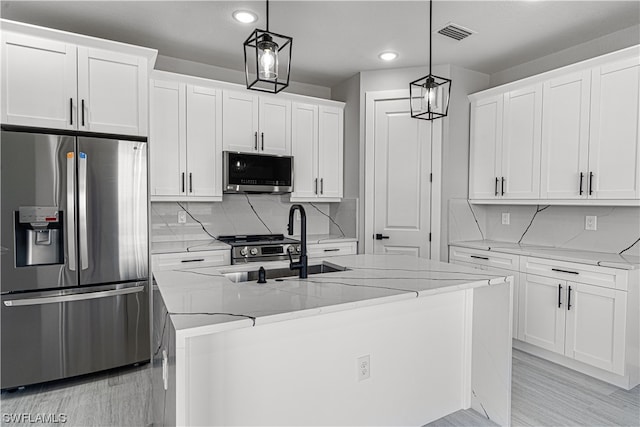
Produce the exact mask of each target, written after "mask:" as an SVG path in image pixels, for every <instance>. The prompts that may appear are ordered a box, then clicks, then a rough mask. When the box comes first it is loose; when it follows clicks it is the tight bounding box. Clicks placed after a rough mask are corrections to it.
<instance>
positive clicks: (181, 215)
mask: <svg viewBox="0 0 640 427" xmlns="http://www.w3.org/2000/svg"><path fill="white" fill-rule="evenodd" d="M186 223H187V212H186V211H178V224H186Z"/></svg>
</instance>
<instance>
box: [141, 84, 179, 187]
mask: <svg viewBox="0 0 640 427" xmlns="http://www.w3.org/2000/svg"><path fill="white" fill-rule="evenodd" d="M185 111H186V107H185V85H184V83H176V82H163V81H158V80H152V81H151V132H150V143H149V152H150V155H151V162H150V168H151V171H150V172H151V196H179V195H184V194H186V193H185V183H186V181H185V180H186V176H185V174H186V138H187V133H186V115H185Z"/></svg>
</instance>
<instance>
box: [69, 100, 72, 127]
mask: <svg viewBox="0 0 640 427" xmlns="http://www.w3.org/2000/svg"><path fill="white" fill-rule="evenodd" d="M69 124H70V125H72V124H73V98H69Z"/></svg>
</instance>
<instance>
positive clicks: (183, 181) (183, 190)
mask: <svg viewBox="0 0 640 427" xmlns="http://www.w3.org/2000/svg"><path fill="white" fill-rule="evenodd" d="M181 192H182V193H184V172H182V191H181Z"/></svg>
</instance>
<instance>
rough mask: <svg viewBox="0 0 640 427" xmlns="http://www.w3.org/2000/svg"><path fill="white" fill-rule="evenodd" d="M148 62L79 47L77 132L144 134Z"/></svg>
mask: <svg viewBox="0 0 640 427" xmlns="http://www.w3.org/2000/svg"><path fill="white" fill-rule="evenodd" d="M147 79H148V72H147V60H146V59H145V58H140V57H136V56H131V55H126V54H122V53H119V52H111V51H105V50H101V49H92V48H86V47H78V99H79V102H80V105H79V107H80V111H79V113H78V116H79V127H78V129H81V130H86V131H90V132H102V133H113V134H122V135H146V129H147V84H148V83H147V81H148V80H147Z"/></svg>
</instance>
